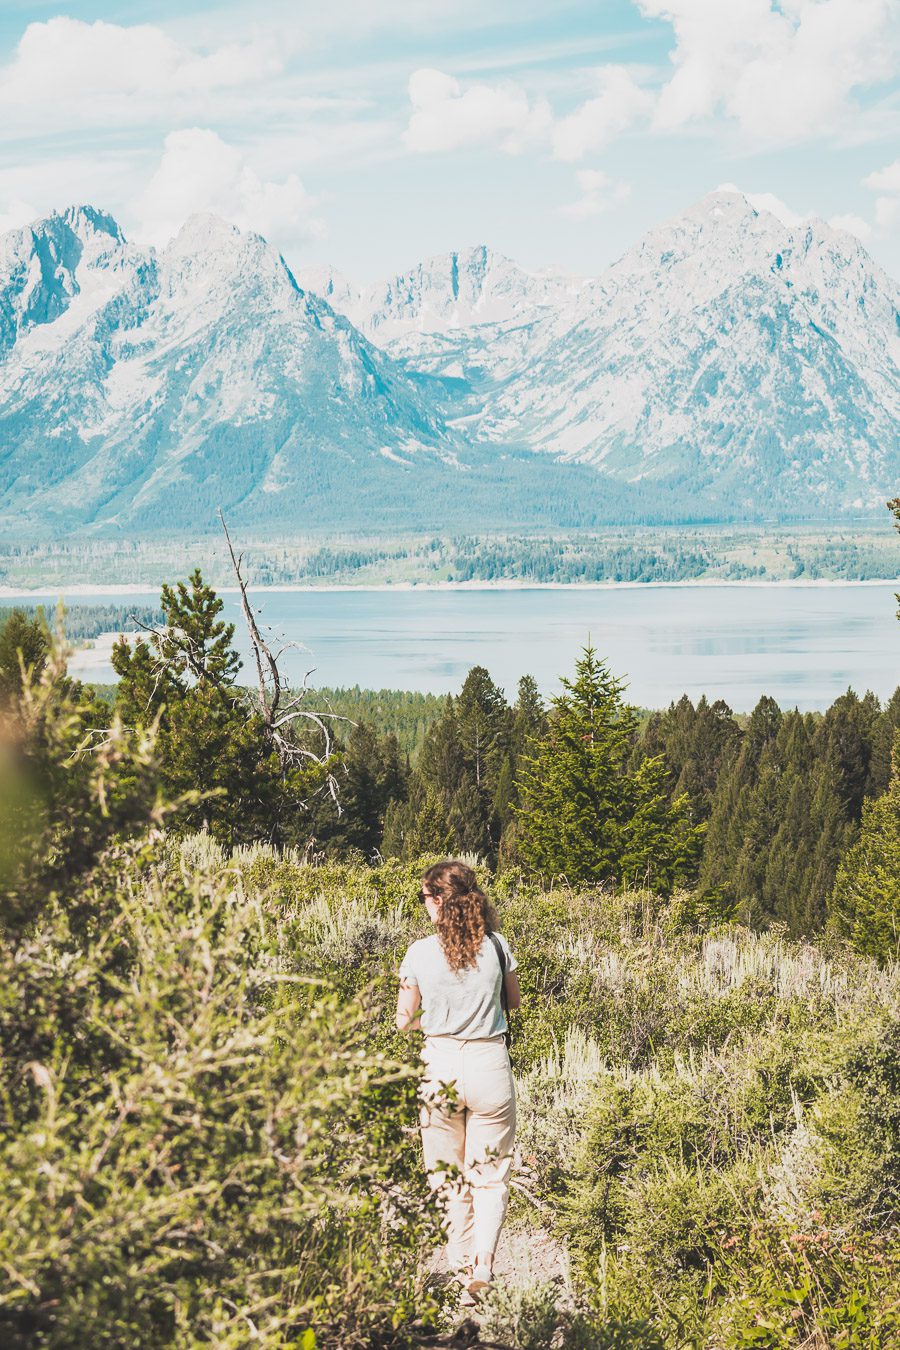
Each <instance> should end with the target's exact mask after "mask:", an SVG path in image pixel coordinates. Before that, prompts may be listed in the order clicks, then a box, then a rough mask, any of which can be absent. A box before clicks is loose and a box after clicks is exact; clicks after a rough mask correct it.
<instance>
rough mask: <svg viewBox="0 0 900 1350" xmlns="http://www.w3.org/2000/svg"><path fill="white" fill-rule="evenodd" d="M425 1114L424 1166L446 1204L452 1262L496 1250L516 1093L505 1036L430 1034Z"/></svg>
mask: <svg viewBox="0 0 900 1350" xmlns="http://www.w3.org/2000/svg"><path fill="white" fill-rule="evenodd" d="M422 1059H423V1061H424V1063H425V1076H424V1079H423V1081H422V1086H421V1088H420V1090H419V1091H420V1097H421V1101H422V1106H421V1111H420V1120H421V1124H422V1146H423V1150H424V1153H425V1167H426V1169H427V1171H428V1180H429V1182H430V1184H431V1186H432V1189H433V1190H435V1191H438V1192H440V1195H441V1199H442V1201H443V1203H444V1207H445V1217H444V1226H445V1228H446V1231H447V1259H448V1262H449V1264H450V1266H451V1269H452V1268H457V1267H462V1266H466V1265H470V1264H471V1263H472V1261H473V1260H474V1258H475V1257H476V1256H479V1255H482V1254H484V1253H487V1252H490V1253H491V1254H493V1252H494V1251H495V1250H496V1247H497V1239H498V1238H499V1236H500V1229H501V1227H502V1224H503V1219H504V1216H505V1214H506V1205H507V1201H508V1199H509V1174H510V1170H511V1168H512V1150H513V1140H514V1138H515V1133H516V1094H515V1088H514V1087H513V1078H512V1070H511V1069H510V1065H509V1054H508V1052H507V1049H506V1045H505V1043H504V1040H503V1037H502V1036H498V1037H492V1038H491V1039H488V1040H480V1041H465V1040H460V1039H457V1038H456V1037H453V1036H429V1037H426V1040H425V1045H424V1047H423V1050H422Z"/></svg>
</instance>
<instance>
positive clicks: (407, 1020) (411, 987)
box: [397, 980, 519, 1031]
mask: <svg viewBox="0 0 900 1350" xmlns="http://www.w3.org/2000/svg"><path fill="white" fill-rule="evenodd" d="M518 1006H519V1005H518V1004H516V1007H518ZM421 1007H422V995H421V993H420V992H419V986H418V985H417V984H408V983H407V981H406V980H401V981H400V992H399V993H398V994H397V1030H398V1031H418V1030H419V1029H420V1028H419V1016H420V1011H421Z"/></svg>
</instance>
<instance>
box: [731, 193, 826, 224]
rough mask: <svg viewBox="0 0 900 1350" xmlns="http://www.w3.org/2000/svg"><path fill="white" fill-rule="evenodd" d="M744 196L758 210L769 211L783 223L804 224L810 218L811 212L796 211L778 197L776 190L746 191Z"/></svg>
mask: <svg viewBox="0 0 900 1350" xmlns="http://www.w3.org/2000/svg"><path fill="white" fill-rule="evenodd" d="M744 196H745V197H746V198H747V201H748V202H749V203H750V205H751V206H752V207H753V208H754V210H756V211H768V212H769V214H770V215H772V216H774V217H775V219H776V220H780V221H781V223H782V225H789V226H791V227H793V226H794V225H802V224H803V222H804V220H809V218H810V212H808V211H807V212H806V214H805V215H801V214H800V212H799V211H794V210H792V208H791V207H790V206H788V204H787V202H784V201H782V200H781V198H780V197H776V196H775V193H774V192H746V193H744Z"/></svg>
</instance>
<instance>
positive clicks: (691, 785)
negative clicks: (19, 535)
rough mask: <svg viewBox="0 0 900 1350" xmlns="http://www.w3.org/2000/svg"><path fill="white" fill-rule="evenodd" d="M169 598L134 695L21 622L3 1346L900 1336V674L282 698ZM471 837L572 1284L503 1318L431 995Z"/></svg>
mask: <svg viewBox="0 0 900 1350" xmlns="http://www.w3.org/2000/svg"><path fill="white" fill-rule="evenodd" d="M897 510H898V511H900V505H897ZM160 613H161V616H162V622H159V620H158V615H157V613H156V611H155V610H153V611H151V612H150V613H149V615H148V619H147V627H148V629H149V630H152V631H147V632H145V633H143V634H142V635H141V636H140V637H138V639H137V640H134V641H126V640H122V641H120V642H119V644H118V645H117V647H116V648H115V652H114V656H113V663H114V666H115V670H116V674H117V676H118V684H117V686H116V688H115V691H114V693H113V692H112V691H103V692H102V693H101V692H98V691H94V690H92V689H91V688H90V687H89V686H84V685H80V684H79V683H78V682H76V681H73V680H71V679H70V678H69V677H68V676H67V674H66V653H65V650H64V649H63V647H62V646H61V645H60V643H59V641H58V640H57V639H56V638H55V637H54V636H53V634H52V633H51V631H50V630H49V628H48V626H47V624H46V621H45V620H44V618H43V616H42V615H39V614H34V613H31V614H29V613H25V612H23V611H21V610H17V611H14V612H13V613H11V614H9V615H8V616H7V617H6V619H5V622H4V623H3V627H2V629H0V710H2V712H0V756H2V775H0V825H2V836H0V925H2V932H3V944H2V950H0V1052H2V1058H0V1138H2V1150H0V1232H2V1237H0V1254H2V1260H0V1270H2V1274H0V1341H2V1343H3V1345H4V1346H9V1347H11V1350H25V1348H26V1347H29V1348H30V1347H42V1346H44V1347H54V1350H55V1348H59V1350H64V1348H66V1347H71V1346H73V1345H81V1344H91V1345H93V1346H95V1347H98V1350H102V1348H105V1347H109V1350H112V1348H113V1347H120V1346H123V1345H129V1346H147V1347H163V1346H177V1347H187V1346H194V1345H201V1344H212V1345H216V1346H217V1347H225V1350H228V1348H229V1347H234V1348H235V1350H236V1348H237V1347H242V1346H246V1345H251V1344H253V1345H260V1346H264V1347H267V1348H268V1350H282V1348H283V1347H288V1346H299V1347H302V1348H303V1350H315V1348H316V1347H319V1350H322V1348H323V1347H324V1348H325V1350H329V1348H331V1347H333V1348H334V1350H338V1348H340V1350H353V1347H360V1348H362V1347H367V1346H378V1347H383V1348H384V1350H391V1348H393V1347H396V1348H399V1347H403V1346H410V1347H412V1346H424V1345H433V1346H438V1345H445V1346H450V1345H457V1346H460V1345H477V1344H485V1345H488V1344H493V1345H495V1346H496V1345H500V1346H507V1347H510V1348H511V1350H538V1347H543V1346H557V1347H561V1348H562V1350H565V1348H566V1347H569V1348H570V1350H574V1348H575V1347H581V1348H582V1350H587V1347H597V1348H598V1350H603V1348H604V1347H609V1350H613V1347H616V1348H617V1350H623V1348H625V1347H635V1348H636V1347H639V1346H640V1347H645V1348H647V1347H649V1348H650V1350H653V1348H654V1347H656V1350H663V1348H666V1350H667V1348H668V1347H673V1348H674V1347H681V1346H688V1345H690V1346H708V1347H709V1348H710V1350H713V1347H725V1348H727V1350H731V1348H735V1350H736V1348H737V1347H746V1346H754V1345H755V1346H767V1347H769V1346H771V1347H776V1348H777V1347H782V1346H783V1347H794V1346H796V1347H800V1346H806V1347H812V1346H816V1347H823V1348H824V1347H830V1346H835V1347H844V1346H846V1347H851V1346H889V1345H893V1344H897V1343H900V1295H898V1287H900V1281H898V1276H900V1224H898V1204H900V1143H898V1139H900V1129H898V1124H900V970H898V967H897V963H896V957H897V943H898V937H897V925H898V920H900V689H898V690H897V691H896V692H895V693H894V695H893V696H892V697H891V698H890V699H889V700H887V701H886V702H885V703H883V704H882V703H880V702H879V700H878V699H876V698H875V697H874V696H873V695H872V694H868V693H865V692H864V691H861V692H859V693H857V692H854V691H847V692H846V693H845V694H843V695H841V696H840V697H839V698H837V699H836V700H835V701H834V702H833V703H832V705H831V707H829V708H828V709H827V710H826V711H825V712H824V713H822V714H809V713H799V712H797V711H791V710H789V709H782V708H780V707H779V706H778V705H777V704H776V703H775V702H774V701H773V700H772V699H769V698H762V699H761V700H760V701H759V703H758V704H757V706H756V707H755V708H754V709H753V710H752V712H751V713H749V714H748V715H742V716H735V715H734V713H733V712H732V710H731V709H730V708H728V707H727V706H726V705H725V704H724V703H722V702H720V701H715V700H713V701H707V700H705V699H701V700H700V702H699V703H697V704H694V703H692V702H691V701H690V700H688V699H687V698H682V699H680V700H677V701H675V702H673V703H672V704H671V706H670V707H668V708H666V709H661V710H656V711H651V712H646V711H644V712H638V710H635V709H633V708H631V707H629V705H628V704H627V701H626V699H625V697H624V686H623V683H622V677H623V675H624V672H614V671H611V670H610V669H609V667H608V665H607V664H606V663H605V661H604V660H603V657H602V653H599V652H597V651H595V650H593V649H592V648H590V647H588V648H586V649H585V650H584V652H583V653H582V655H581V657H580V659H579V661H578V663H577V665H576V668H575V669H574V671H570V672H568V673H566V675H565V678H564V679H563V681H562V686H561V692H560V693H559V694H558V695H557V696H556V697H554V698H553V699H551V700H550V701H549V702H547V701H545V700H544V699H543V698H542V697H541V695H540V692H539V690H538V688H537V686H536V684H535V682H534V681H533V680H532V679H530V678H529V677H528V676H523V678H522V680H521V681H520V683H519V687H518V690H517V693H516V696H515V698H514V699H513V700H512V701H510V700H509V699H508V698H507V697H506V695H505V694H504V692H503V691H502V690H501V689H499V688H498V687H497V685H496V684H495V683H494V682H493V681H492V679H491V676H490V673H489V672H488V671H487V670H485V669H483V668H481V667H475V668H473V669H472V670H471V671H470V672H469V675H468V677H467V678H466V680H465V683H464V684H463V686H462V688H461V689H460V691H459V693H458V694H457V695H455V696H454V697H452V698H447V699H441V700H437V699H431V700H422V699H421V698H420V697H417V696H413V695H410V696H401V695H391V694H389V693H385V692H384V691H382V693H381V694H376V693H366V692H365V691H361V690H355V691H323V690H290V689H287V688H282V687H281V686H280V684H279V682H278V679H277V672H276V673H275V674H274V675H273V670H274V665H273V666H267V665H266V657H267V653H266V651H265V650H264V649H260V648H257V655H258V656H259V659H260V665H259V686H258V688H253V689H248V688H247V687H246V684H245V680H246V678H247V676H246V675H245V673H243V672H242V671H241V670H240V667H239V661H238V658H237V655H236V653H235V650H234V646H233V638H234V630H233V627H232V626H231V625H229V624H227V623H226V622H225V621H224V620H223V618H222V603H221V601H220V599H219V598H218V596H217V595H216V593H215V591H214V590H213V589H212V588H211V587H210V586H209V585H207V584H206V583H205V582H204V579H203V577H202V575H201V574H200V572H199V571H196V572H194V573H193V574H192V575H191V577H190V578H189V579H188V580H187V581H185V582H180V583H177V584H173V585H167V586H165V587H163V591H162V595H161V599H160ZM891 622H893V619H892V616H891V615H890V614H887V615H886V616H885V623H886V625H888V624H890V623H891ZM404 699H405V701H404ZM448 854H452V855H464V856H465V857H467V858H469V859H470V860H472V861H474V862H475V865H476V866H477V867H478V870H479V875H480V876H482V877H483V880H484V884H485V886H486V887H487V889H488V890H489V892H490V894H491V897H492V899H493V900H494V901H495V903H496V904H497V907H498V909H499V911H500V915H501V924H502V927H503V931H504V932H505V933H506V934H508V936H509V939H510V941H511V943H512V945H513V948H514V950H515V951H516V952H517V954H518V956H519V960H520V973H521V980H522V987H523V994H524V997H523V1008H522V1011H521V1014H520V1016H519V1019H518V1024H517V1027H516V1036H515V1043H514V1052H513V1054H514V1068H515V1071H516V1076H517V1084H518V1093H519V1102H520V1117H521V1120H520V1136H519V1137H520V1144H519V1147H520V1156H519V1158H518V1161H517V1178H518V1180H517V1182H516V1187H515V1200H514V1205H513V1212H512V1215H511V1219H510V1225H511V1229H512V1231H513V1232H514V1233H516V1232H517V1233H519V1234H522V1235H524V1238H525V1240H526V1243H527V1241H528V1240H530V1236H533V1235H534V1234H539V1235H541V1238H542V1240H544V1239H546V1240H547V1241H550V1242H552V1243H553V1244H555V1247H556V1249H558V1250H559V1252H561V1253H562V1254H563V1258H562V1259H564V1263H565V1270H566V1272H567V1274H566V1276H565V1278H545V1277H544V1276H543V1275H542V1274H541V1272H540V1271H533V1270H529V1269H528V1268H524V1269H523V1271H522V1272H520V1277H519V1278H517V1279H509V1280H506V1281H498V1284H497V1288H496V1289H495V1290H494V1292H493V1293H492V1294H491V1296H490V1298H489V1299H488V1300H487V1301H486V1303H485V1306H484V1307H483V1308H482V1309H481V1310H480V1312H479V1318H478V1319H477V1324H476V1322H475V1321H473V1320H471V1318H466V1317H464V1316H463V1315H462V1314H461V1313H460V1312H459V1310H458V1309H457V1308H456V1307H455V1306H454V1305H453V1303H452V1300H451V1298H450V1295H449V1293H448V1290H447V1289H446V1287H445V1286H444V1285H442V1284H441V1282H440V1281H439V1280H438V1279H436V1278H435V1275H434V1272H433V1270H432V1268H431V1266H430V1264H429V1253H430V1252H431V1251H432V1250H433V1249H434V1247H435V1246H436V1245H437V1243H438V1241H439V1217H440V1216H439V1214H438V1212H437V1211H436V1209H435V1205H434V1201H433V1198H432V1197H431V1196H430V1194H429V1193H428V1192H427V1188H426V1187H425V1184H424V1179H423V1177H422V1175H421V1167H420V1162H419V1156H418V1151H417V1141H416V1135H415V1128H414V1126H415V1119H416V1116H415V1091H416V1081H417V1066H416V1062H415V1055H414V1053H413V1052H412V1051H411V1049H410V1047H409V1045H408V1043H407V1042H406V1041H405V1040H404V1039H403V1038H402V1037H401V1036H400V1035H399V1033H397V1032H396V1031H395V1030H394V1028H393V1020H392V1016H391V1011H392V1009H391V1004H392V999H393V997H394V994H395V990H396V969H397V963H398V961H399V957H400V955H401V954H402V951H403V950H404V947H405V944H406V943H408V942H409V941H410V940H411V939H412V938H413V937H415V936H420V935H421V934H422V933H423V932H424V931H425V929H424V925H425V922H426V921H425V918H424V916H423V913H422V910H421V906H420V905H419V904H418V902H417V899H416V895H417V890H418V878H419V876H420V875H421V871H422V868H423V867H424V866H426V865H428V864H429V863H430V862H432V861H434V860H435V859H436V858H437V857H440V856H445V855H448ZM526 1266H527V1263H526Z"/></svg>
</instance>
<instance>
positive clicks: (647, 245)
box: [336, 191, 900, 515]
mask: <svg viewBox="0 0 900 1350" xmlns="http://www.w3.org/2000/svg"><path fill="white" fill-rule="evenodd" d="M446 271H447V267H446V263H445V264H444V265H443V267H441V266H436V265H435V260H433V261H432V264H431V265H430V267H429V273H430V275H431V276H440V275H441V274H442V273H443V274H444V275H446ZM415 279H416V274H411V276H410V277H409V278H407V279H406V280H403V281H401V282H399V283H396V282H395V283H393V286H392V289H393V292H394V293H395V294H408V295H415V292H416V288H415V284H414V283H415ZM449 299H450V295H449V289H448V287H447V286H446V284H445V287H444V308H445V309H446V307H447V305H448V304H449ZM336 303H338V304H340V303H341V297H340V296H338V297H337V298H336ZM440 310H441V306H440V303H439V301H438V300H435V299H433V300H432V302H431V313H432V314H434V313H439V312H440ZM419 315H420V307H417V305H416V304H415V303H414V302H412V303H409V304H408V305H407V307H406V310H405V311H404V315H403V317H404V326H403V329H402V330H401V331H400V332H399V334H398V332H397V330H396V329H390V328H385V329H382V330H381V331H380V332H379V330H378V329H377V327H376V328H373V329H372V332H373V338H374V340H376V341H383V340H384V336H383V335H384V334H387V335H390V334H393V336H392V338H391V340H389V341H387V343H386V350H387V351H388V352H389V353H390V354H391V355H392V356H394V357H395V358H398V359H400V360H403V361H404V362H405V364H406V366H407V368H408V369H410V370H418V371H422V372H428V373H431V374H434V375H439V376H442V377H444V378H446V379H448V380H450V381H452V388H453V390H454V392H455V398H456V401H455V404H453V405H451V404H448V405H447V407H446V411H447V412H448V413H449V414H450V415H451V417H452V416H454V415H455V417H456V418H457V419H458V424H459V425H460V426H464V427H465V429H466V431H467V434H469V435H472V436H476V437H479V438H481V439H483V440H486V441H489V442H490V441H497V442H503V443H508V442H510V441H516V442H518V443H519V444H523V445H526V446H528V447H529V448H531V449H533V450H537V451H540V452H544V453H546V454H548V455H550V456H552V457H553V458H554V459H556V460H563V461H567V462H580V463H584V464H590V465H593V466H595V467H598V468H600V467H602V468H603V470H604V471H605V472H607V473H609V474H611V475H612V476H614V477H615V478H616V479H618V480H619V481H622V482H627V483H630V484H642V485H644V486H643V490H645V491H648V492H649V484H650V483H653V484H654V485H655V486H656V488H657V489H658V490H659V491H662V492H663V493H666V494H668V496H669V497H670V499H671V500H672V501H673V502H676V501H677V502H679V503H681V504H682V505H684V504H686V503H687V502H689V501H690V500H693V501H694V502H695V504H696V506H697V508H698V510H703V509H706V510H708V511H710V512H712V513H715V514H731V513H733V512H734V511H736V510H737V511H739V512H741V513H750V514H753V515H758V514H759V512H760V510H761V509H765V510H767V511H776V512H778V513H781V514H785V515H810V514H813V515H818V514H820V513H822V512H831V511H835V510H837V511H845V510H860V509H863V510H866V509H872V508H880V506H881V503H882V502H883V500H884V496H885V494H886V493H888V492H891V491H894V490H895V484H896V480H897V477H898V476H900V430H898V428H900V287H898V286H897V284H896V283H895V282H894V281H892V280H891V278H889V277H888V276H886V274H885V273H884V272H883V271H881V269H880V268H878V267H877V265H876V264H875V263H874V262H873V260H872V259H871V258H870V257H869V255H868V254H867V253H866V252H865V250H864V249H863V247H862V246H861V244H860V243H859V242H858V240H856V239H855V237H853V236H851V235H849V234H846V233H843V232H841V231H835V230H833V229H831V228H830V227H829V226H827V225H825V224H824V222H822V221H814V222H809V223H807V224H804V225H802V226H800V227H797V228H793V229H791V228H789V227H787V226H785V225H783V224H782V223H781V222H780V221H778V220H776V219H775V217H773V216H771V215H769V214H768V213H766V212H759V211H756V210H755V209H754V208H753V207H752V206H751V205H750V203H749V202H748V201H747V200H746V199H745V198H744V197H743V196H742V195H741V194H740V193H737V192H729V191H723V192H717V193H712V194H710V196H709V197H707V198H705V199H704V200H703V201H702V202H699V203H697V204H696V205H695V206H693V207H692V208H690V209H689V210H688V211H685V212H684V213H682V214H681V215H679V216H678V217H676V218H675V219H674V220H672V221H669V222H666V223H665V224H663V225H660V226H659V227H657V228H656V229H654V230H651V231H650V232H649V233H648V234H647V235H646V236H645V237H644V238H643V239H642V240H641V241H640V242H639V243H638V244H637V245H636V246H635V247H634V248H633V249H631V250H629V252H628V253H626V254H625V255H624V257H622V258H621V259H620V260H619V261H618V262H617V263H615V264H614V265H613V266H612V267H610V268H609V269H608V270H607V271H606V272H605V273H604V274H603V275H602V276H601V277H599V278H598V279H596V280H595V281H592V282H585V283H584V284H582V285H581V286H578V285H577V284H572V285H570V287H569V291H568V293H567V294H566V296H564V297H563V298H560V297H559V296H558V295H556V296H553V295H547V296H545V297H543V298H542V302H541V303H540V304H537V303H535V304H532V305H531V306H529V305H527V304H521V305H520V306H519V307H518V308H517V310H516V311H515V312H514V313H510V314H507V315H506V316H503V317H500V318H499V320H498V321H495V322H493V323H484V322H478V321H477V320H475V319H470V320H469V321H468V322H467V323H460V324H456V325H454V324H450V323H444V324H443V325H441V326H440V327H439V326H438V325H436V324H435V323H434V322H433V321H429V322H427V323H422V322H420V320H419ZM417 323H418V327H417V326H416V325H417ZM763 503H764V505H763Z"/></svg>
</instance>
